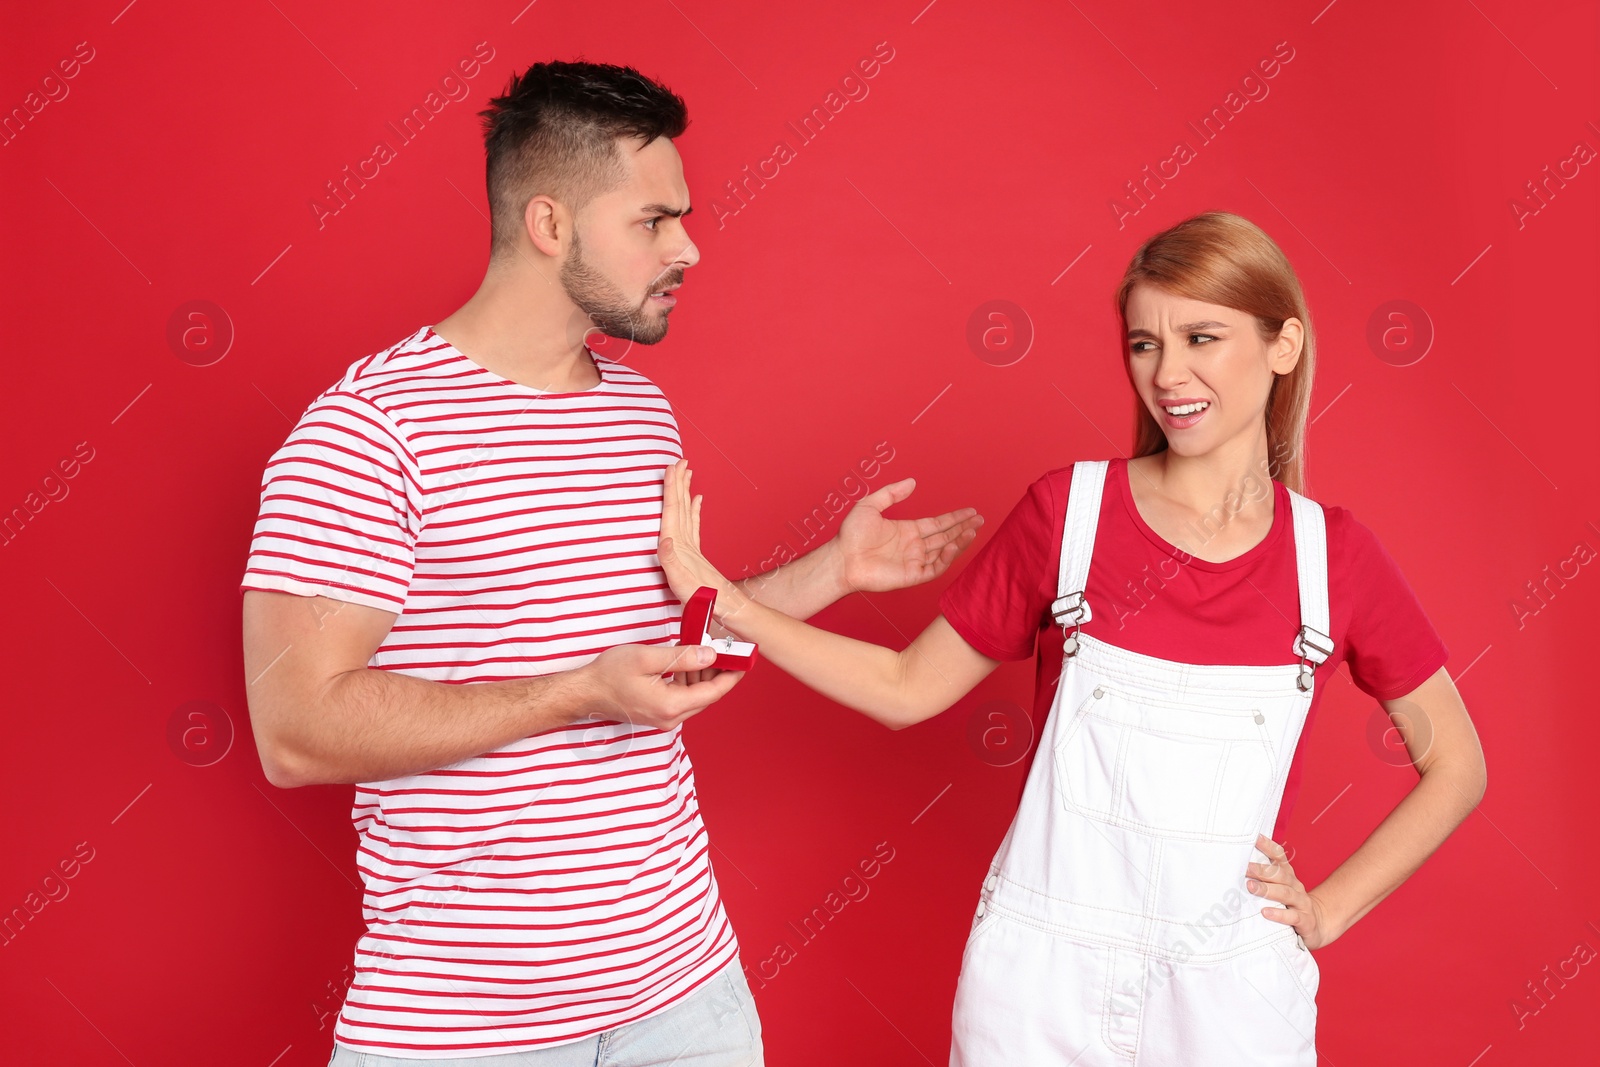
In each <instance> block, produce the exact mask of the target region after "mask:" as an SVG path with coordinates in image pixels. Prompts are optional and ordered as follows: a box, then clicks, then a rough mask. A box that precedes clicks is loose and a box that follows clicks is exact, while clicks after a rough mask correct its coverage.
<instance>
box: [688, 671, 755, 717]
mask: <svg viewBox="0 0 1600 1067" xmlns="http://www.w3.org/2000/svg"><path fill="white" fill-rule="evenodd" d="M744 676H745V672H744V671H718V672H717V676H716V677H715V678H712V679H711V680H710V681H707V682H701V683H700V684H698V685H686V686H684V687H683V695H682V697H681V698H680V699H681V700H683V701H684V704H683V707H684V708H685V709H686V710H685V711H684V715H685V716H688V715H693V714H694V713H695V712H697V711H703V710H704V709H706V708H708V707H710V706H711V705H712V704H715V703H716V702H717V701H719V700H721V699H722V698H723V697H725V696H727V695H728V691H729V690H731V689H732V688H733V687H734V686H736V685H738V684H739V682H740V680H741V679H743V678H744Z"/></svg>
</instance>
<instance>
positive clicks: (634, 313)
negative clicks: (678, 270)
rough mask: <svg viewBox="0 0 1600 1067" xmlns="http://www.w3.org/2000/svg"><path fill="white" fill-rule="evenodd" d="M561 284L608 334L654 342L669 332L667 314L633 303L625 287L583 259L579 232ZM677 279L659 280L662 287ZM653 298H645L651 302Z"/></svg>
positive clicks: (570, 297)
mask: <svg viewBox="0 0 1600 1067" xmlns="http://www.w3.org/2000/svg"><path fill="white" fill-rule="evenodd" d="M560 277H561V287H562V288H563V289H565V290H566V293H567V298H568V299H569V300H571V301H572V302H573V303H574V304H576V305H577V306H578V310H579V311H581V312H583V313H584V314H585V315H587V316H588V317H589V321H590V322H592V323H593V324H594V328H595V329H597V330H599V331H600V332H601V333H603V334H605V335H606V336H607V337H615V338H617V339H618V340H621V341H636V342H638V343H639V344H641V345H653V344H655V343H656V342H657V341H659V340H661V339H662V338H663V337H665V336H666V335H667V315H666V312H665V311H663V312H662V313H661V314H659V315H655V314H649V313H647V312H646V310H645V308H644V307H643V305H640V304H634V303H631V302H630V301H629V300H628V298H627V297H626V296H624V295H623V293H622V290H620V289H618V288H617V287H616V286H615V285H613V284H611V280H610V279H609V278H607V277H606V276H605V275H603V274H601V273H600V272H599V271H598V270H596V269H595V268H594V267H593V266H592V265H591V264H590V263H588V262H586V261H585V260H584V258H583V248H582V246H581V245H580V243H579V241H578V235H577V232H576V231H574V232H573V235H572V250H571V252H570V253H568V255H567V259H566V262H564V263H562V264H561V275H560ZM676 281H677V279H669V278H662V279H658V280H657V286H658V288H661V289H665V288H666V287H667V286H669V285H673V284H676ZM652 291H654V290H652ZM649 299H650V298H649V297H648V296H646V297H645V300H646V301H648V300H649Z"/></svg>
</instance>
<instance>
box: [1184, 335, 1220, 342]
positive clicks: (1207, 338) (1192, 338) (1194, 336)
mask: <svg viewBox="0 0 1600 1067" xmlns="http://www.w3.org/2000/svg"><path fill="white" fill-rule="evenodd" d="M1196 337H1204V338H1205V339H1206V340H1207V341H1215V340H1216V338H1215V337H1213V336H1211V335H1210V334H1209V333H1191V334H1190V335H1189V340H1191V341H1193V340H1194V339H1195V338H1196Z"/></svg>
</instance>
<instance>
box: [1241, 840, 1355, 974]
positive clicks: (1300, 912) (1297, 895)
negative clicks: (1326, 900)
mask: <svg viewBox="0 0 1600 1067" xmlns="http://www.w3.org/2000/svg"><path fill="white" fill-rule="evenodd" d="M1256 847H1257V848H1259V849H1260V850H1261V851H1262V852H1263V853H1265V854H1266V856H1267V858H1268V860H1270V861H1271V862H1269V863H1247V864H1245V875H1246V878H1245V888H1246V889H1248V890H1249V891H1250V892H1252V893H1254V894H1255V895H1256V896H1258V897H1264V898H1266V899H1267V900H1272V901H1276V902H1277V903H1279V904H1282V905H1283V907H1281V908H1262V909H1261V914H1262V915H1265V916H1266V917H1267V918H1269V919H1271V920H1272V921H1273V922H1278V923H1283V924H1285V925H1287V926H1292V927H1294V928H1295V932H1296V933H1298V934H1299V935H1300V939H1301V940H1302V941H1304V942H1305V943H1306V948H1308V949H1312V948H1321V947H1322V946H1324V945H1326V944H1328V943H1330V942H1332V941H1333V940H1334V939H1336V938H1337V937H1338V936H1339V934H1338V931H1337V930H1335V929H1334V928H1333V926H1334V924H1333V923H1332V922H1331V921H1330V920H1329V917H1328V915H1327V913H1326V910H1325V909H1324V908H1323V906H1322V903H1321V902H1320V901H1318V900H1317V898H1316V896H1315V895H1314V894H1312V893H1311V891H1310V890H1308V889H1306V887H1305V885H1304V884H1303V883H1302V882H1301V881H1300V879H1299V878H1297V877H1296V876H1295V873H1294V868H1293V867H1292V866H1290V865H1289V854H1288V853H1287V852H1286V851H1285V850H1284V847H1283V846H1282V845H1280V844H1278V843H1277V842H1276V841H1274V840H1272V838H1270V837H1268V836H1267V835H1266V834H1257V835H1256Z"/></svg>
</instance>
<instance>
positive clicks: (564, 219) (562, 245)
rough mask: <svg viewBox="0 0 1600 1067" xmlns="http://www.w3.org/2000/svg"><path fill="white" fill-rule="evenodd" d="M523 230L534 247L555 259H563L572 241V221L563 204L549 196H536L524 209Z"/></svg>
mask: <svg viewBox="0 0 1600 1067" xmlns="http://www.w3.org/2000/svg"><path fill="white" fill-rule="evenodd" d="M522 228H523V230H524V231H526V233H527V235H528V240H529V241H531V242H532V243H533V247H535V248H537V249H538V250H539V251H540V252H543V253H544V254H545V255H547V256H550V257H551V258H553V259H559V258H561V255H562V253H563V252H565V251H566V248H567V245H568V244H569V243H570V242H571V240H572V219H571V216H569V215H568V214H567V209H566V207H565V206H563V205H562V204H560V203H558V202H557V201H555V200H552V199H551V198H550V197H548V196H543V195H540V196H535V197H531V198H530V199H529V200H528V203H527V205H526V206H525V207H524V208H523V209H522Z"/></svg>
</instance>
